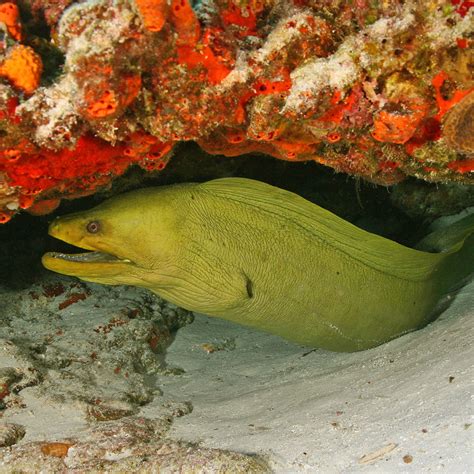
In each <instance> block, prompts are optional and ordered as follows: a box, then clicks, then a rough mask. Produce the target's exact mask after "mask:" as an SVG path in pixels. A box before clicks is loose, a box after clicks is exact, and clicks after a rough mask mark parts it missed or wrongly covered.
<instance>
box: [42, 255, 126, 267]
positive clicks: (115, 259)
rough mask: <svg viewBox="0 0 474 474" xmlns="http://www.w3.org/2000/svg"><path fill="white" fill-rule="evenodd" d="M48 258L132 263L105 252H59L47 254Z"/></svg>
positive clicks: (81, 261)
mask: <svg viewBox="0 0 474 474" xmlns="http://www.w3.org/2000/svg"><path fill="white" fill-rule="evenodd" d="M46 256H47V257H48V258H51V259H57V260H65V261H68V262H75V263H114V262H117V263H128V264H133V262H132V261H131V260H129V259H127V258H119V257H116V256H115V255H111V254H108V253H105V252H83V253H61V252H48V253H47V254H46Z"/></svg>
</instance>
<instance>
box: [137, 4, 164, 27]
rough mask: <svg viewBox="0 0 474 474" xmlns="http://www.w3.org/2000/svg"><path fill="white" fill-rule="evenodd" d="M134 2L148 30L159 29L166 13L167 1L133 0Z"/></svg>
mask: <svg viewBox="0 0 474 474" xmlns="http://www.w3.org/2000/svg"><path fill="white" fill-rule="evenodd" d="M135 3H136V5H137V7H138V11H139V12H140V16H141V17H142V20H143V24H144V25H145V28H146V29H147V30H148V31H153V32H157V31H160V30H161V29H162V28H163V25H164V24H165V21H166V16H167V14H168V2H167V1H166V0H135Z"/></svg>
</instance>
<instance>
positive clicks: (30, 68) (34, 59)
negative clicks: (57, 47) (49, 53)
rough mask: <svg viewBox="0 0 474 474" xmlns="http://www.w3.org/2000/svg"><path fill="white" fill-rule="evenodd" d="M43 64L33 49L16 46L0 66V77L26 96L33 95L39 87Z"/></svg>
mask: <svg viewBox="0 0 474 474" xmlns="http://www.w3.org/2000/svg"><path fill="white" fill-rule="evenodd" d="M42 72H43V63H42V61H41V58H40V57H39V56H38V54H36V53H35V51H34V50H33V48H30V47H29V46H24V45H16V46H13V48H11V49H10V51H9V53H8V55H7V57H6V59H5V61H4V62H3V64H2V65H1V66H0V77H4V78H5V79H8V80H9V81H10V82H11V83H12V84H13V86H14V87H16V88H17V89H20V90H22V91H23V92H24V93H25V94H32V93H33V92H34V91H35V89H36V88H37V87H38V86H39V83H40V79H41V73H42Z"/></svg>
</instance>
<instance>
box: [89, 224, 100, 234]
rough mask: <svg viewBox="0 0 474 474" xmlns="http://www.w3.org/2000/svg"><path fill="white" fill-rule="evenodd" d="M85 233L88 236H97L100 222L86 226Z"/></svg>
mask: <svg viewBox="0 0 474 474" xmlns="http://www.w3.org/2000/svg"><path fill="white" fill-rule="evenodd" d="M86 229H87V232H89V233H90V234H97V232H99V230H100V222H99V221H91V222H89V223H88V224H87V226H86Z"/></svg>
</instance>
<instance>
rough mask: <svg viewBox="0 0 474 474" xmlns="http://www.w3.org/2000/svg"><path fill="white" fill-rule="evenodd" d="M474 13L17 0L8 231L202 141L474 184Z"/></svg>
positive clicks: (303, 2)
mask: <svg viewBox="0 0 474 474" xmlns="http://www.w3.org/2000/svg"><path fill="white" fill-rule="evenodd" d="M193 3H194V5H193ZM472 6H473V2H468V1H465V0H462V1H461V0H451V1H449V0H430V1H427V2H417V1H414V0H410V1H401V0H395V1H392V2H369V1H367V0H358V1H357V2H343V1H340V0H338V1H334V2H328V1H326V0H203V1H200V2H190V1H189V0H87V1H83V2H74V1H72V0H33V1H31V2H27V1H21V2H20V1H18V2H15V1H12V2H4V3H2V4H0V23H2V24H3V25H4V28H3V41H2V45H3V50H2V53H1V54H2V56H1V57H0V77H1V78H2V83H0V132H1V133H0V222H6V221H8V220H9V219H10V218H11V216H12V215H13V214H14V213H15V212H18V211H19V210H21V209H27V210H29V211H31V212H33V213H36V214H41V213H48V212H50V211H51V210H52V209H54V207H55V206H56V205H57V204H58V203H59V201H60V199H62V198H73V197H78V196H82V195H86V194H91V193H94V192H95V191H96V190H98V189H103V188H105V187H106V186H107V185H109V184H110V183H111V181H112V180H113V179H114V178H115V177H116V176H119V175H121V174H122V173H123V172H124V171H125V170H126V169H127V168H128V167H129V166H130V165H133V164H135V165H138V166H141V167H142V168H144V169H146V170H149V171H155V170H160V169H163V168H164V167H165V166H166V164H167V163H168V161H169V159H170V156H171V154H172V151H173V147H174V145H175V144H176V143H178V142H181V141H189V140H194V141H196V142H198V143H199V145H200V146H201V147H202V148H204V149H205V150H206V151H207V152H209V153H215V154H223V155H226V156H237V155H241V154H244V153H248V152H259V153H265V154H268V155H271V156H273V157H275V158H279V159H282V160H289V161H309V160H313V161H316V162H318V163H322V164H324V165H326V166H330V167H332V168H333V169H335V170H336V171H340V172H345V173H349V174H351V175H356V176H361V177H363V178H365V179H367V180H369V181H372V182H375V183H380V184H384V185H390V184H394V183H397V182H400V181H402V180H403V179H404V178H405V177H406V176H415V177H417V178H421V179H423V180H426V181H431V182H464V183H472V182H473V170H474V167H473V165H474V159H473V154H474V149H473V144H472V136H474V130H473V119H472V116H473V113H472V103H473V94H474V92H473V90H474V81H473V79H472V71H471V69H470V68H471V66H472V64H471V63H472V36H473V32H474V28H473V26H472V25H473V21H472V20H473V12H474V9H473V8H472ZM52 58H56V59H54V60H53V59H52ZM60 58H62V59H60Z"/></svg>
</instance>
